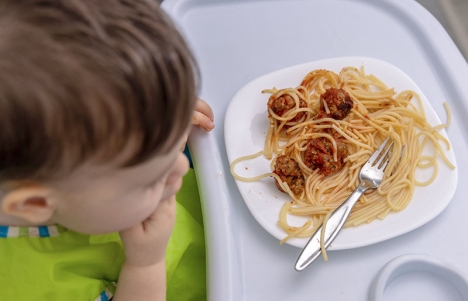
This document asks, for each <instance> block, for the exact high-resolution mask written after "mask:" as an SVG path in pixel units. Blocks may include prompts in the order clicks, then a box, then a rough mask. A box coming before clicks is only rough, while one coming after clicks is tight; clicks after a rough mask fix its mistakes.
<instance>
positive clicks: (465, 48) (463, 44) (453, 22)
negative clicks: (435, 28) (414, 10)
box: [416, 0, 468, 60]
mask: <svg viewBox="0 0 468 301" xmlns="http://www.w3.org/2000/svg"><path fill="white" fill-rule="evenodd" d="M416 1H418V2H419V3H420V4H421V5H422V6H424V7H425V8H426V9H427V10H429V11H430V12H431V13H432V14H433V15H434V17H436V18H437V19H438V20H439V22H440V23H441V24H442V25H443V26H444V28H445V30H447V32H448V33H449V34H450V36H451V37H452V39H453V40H454V42H455V44H457V46H458V48H459V49H460V52H461V53H462V54H463V55H464V56H465V59H466V60H468V18H467V17H468V0H416Z"/></svg>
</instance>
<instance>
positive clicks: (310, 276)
mask: <svg viewBox="0 0 468 301" xmlns="http://www.w3.org/2000/svg"><path fill="white" fill-rule="evenodd" d="M163 7H164V8H165V9H166V10H167V11H168V12H169V13H170V14H171V15H172V16H173V18H174V19H175V20H176V21H177V23H178V24H179V26H180V28H181V30H182V31H183V33H184V34H185V35H186V37H187V39H188V41H189V43H190V45H191V46H192V48H193V50H194V52H195V55H196V57H197V60H198V63H199V65H200V69H201V75H202V90H201V93H200V96H201V97H203V98H204V99H206V100H207V101H208V102H209V103H210V104H211V105H212V107H213V109H214V112H215V122H216V125H217V127H216V128H215V130H214V132H212V133H210V134H206V133H204V132H203V131H198V130H196V131H194V132H193V133H192V135H191V137H190V140H189V146H190V148H191V152H192V155H193V158H194V164H195V169H196V173H197V177H198V181H199V187H200V193H201V198H202V202H203V204H202V206H203V212H204V219H205V227H206V230H205V231H206V239H207V256H208V257H207V260H208V286H209V300H215V301H218V300H220V301H221V300H222V301H231V300H232V301H241V300H247V301H250V300H261V301H263V300H288V301H289V300H291V301H294V300H321V301H337V300H338V301H340V300H345V301H353V300H357V301H362V300H366V299H367V297H368V292H369V287H370V284H371V282H372V279H373V278H374V277H375V275H376V274H377V273H378V272H379V270H380V269H381V268H382V267H383V266H384V265H385V264H386V263H387V262H389V261H390V260H391V259H393V258H395V257H397V256H400V255H404V254H408V253H425V254H429V255H432V256H435V257H438V258H442V259H444V260H446V261H448V262H450V263H451V264H454V265H456V266H458V267H459V269H460V270H461V271H462V273H468V256H467V253H468V241H467V240H468V238H466V235H465V232H466V229H468V218H467V217H466V214H467V213H468V185H464V179H466V178H467V177H468V160H467V159H466V153H467V152H466V149H467V138H468V135H467V132H466V130H464V129H468V113H467V112H468V106H467V100H468V84H467V83H468V66H467V64H466V61H465V60H464V59H463V57H462V55H461V54H460V52H459V51H458V49H457V48H456V47H455V45H454V43H453V41H452V40H451V39H450V37H449V36H448V35H447V33H446V32H445V31H444V29H443V28H442V26H441V25H440V24H439V23H438V22H437V21H436V19H435V18H434V17H433V16H432V15H430V14H429V13H428V12H427V11H426V10H425V9H424V8H422V7H421V6H420V5H419V4H417V3H416V2H414V1H411V0H347V1H346V0H301V1H300V0H284V1H281V0H256V1H251V0H250V1H247V0H245V1H241V0H238V1H234V0H166V1H164V2H163ZM340 56H369V57H375V58H379V59H382V60H384V61H387V62H390V63H391V64H393V65H395V66H397V67H398V68H400V69H402V70H403V71H404V72H405V73H407V74H408V75H409V76H410V77H411V78H412V79H413V80H414V81H415V83H416V84H417V85H418V86H419V87H420V88H421V90H422V91H423V92H424V94H425V95H426V96H427V98H428V100H429V102H430V103H431V104H432V106H433V108H434V109H435V111H436V112H437V114H438V115H439V116H441V117H442V116H445V115H444V114H445V112H444V109H443V106H442V103H443V102H444V101H447V102H448V103H449V105H450V107H451V109H452V113H453V120H452V121H453V122H452V125H451V127H450V128H449V129H448V131H447V133H448V136H449V138H450V140H451V142H452V145H453V148H454V151H455V154H456V156H457V164H458V165H457V168H458V173H459V178H460V183H459V185H458V187H457V190H456V192H455V195H454V198H453V200H452V202H451V203H450V205H449V206H448V207H447V208H446V209H445V210H444V211H443V212H442V213H441V214H440V215H439V216H438V217H436V218H435V219H433V220H432V221H431V222H429V223H427V224H426V225H424V226H422V227H420V228H418V229H416V230H414V231H412V232H409V233H407V234H405V235H402V236H399V237H397V238H393V239H390V240H387V241H384V242H381V243H377V244H374V245H371V246H366V247H362V248H357V249H353V250H342V251H330V252H329V254H328V255H329V261H328V262H323V261H321V260H318V261H316V262H314V264H313V265H311V266H310V267H308V268H307V269H306V270H305V271H303V272H301V273H298V272H296V271H295V270H294V267H293V266H294V262H295V260H296V258H297V256H298V255H299V250H298V249H297V248H295V247H292V246H289V245H282V246H280V245H279V244H278V240H277V239H275V238H274V237H272V236H271V235H269V234H268V233H267V232H266V231H265V230H264V229H263V228H262V227H261V226H260V225H259V224H258V223H257V222H256V221H255V219H254V218H253V217H252V215H251V214H250V212H249V210H248V209H247V207H246V205H245V203H244V202H243V200H242V199H241V196H240V194H239V191H238V189H237V187H236V185H235V183H234V180H233V179H232V177H231V175H230V174H229V166H228V161H227V157H226V150H225V147H224V134H223V126H222V125H223V124H224V114H225V111H226V108H227V105H228V103H229V101H230V100H231V99H232V97H233V96H234V94H235V93H236V92H237V91H238V90H239V89H240V88H241V87H242V86H244V85H245V84H246V83H248V82H249V81H251V80H252V79H255V78H257V77H258V76H260V75H262V74H267V73H269V72H271V71H274V70H277V69H281V68H285V67H288V66H292V65H296V64H300V63H305V62H310V61H315V60H320V59H325V58H331V57H340ZM246 110H248V108H246ZM442 121H444V120H443V118H442ZM418 279H419V278H418ZM410 288H411V286H410V285H407V286H404V287H402V289H406V290H408V295H411V294H410V291H409V290H410ZM435 300H437V299H436V295H433V298H432V299H431V296H429V297H428V298H427V299H426V301H435Z"/></svg>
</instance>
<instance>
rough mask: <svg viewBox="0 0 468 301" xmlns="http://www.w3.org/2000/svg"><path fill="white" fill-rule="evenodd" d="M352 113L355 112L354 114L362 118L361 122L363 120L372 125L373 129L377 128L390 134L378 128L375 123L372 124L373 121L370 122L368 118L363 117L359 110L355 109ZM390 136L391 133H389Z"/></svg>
mask: <svg viewBox="0 0 468 301" xmlns="http://www.w3.org/2000/svg"><path fill="white" fill-rule="evenodd" d="M351 112H353V113H354V114H356V115H357V116H358V117H359V118H361V120H363V121H364V122H366V123H368V124H370V125H371V126H372V127H374V128H376V129H377V130H379V131H381V132H384V133H386V134H387V133H388V131H386V130H385V129H383V128H382V127H380V126H378V125H377V124H375V123H374V122H372V121H371V120H369V119H368V118H366V117H364V116H362V114H361V113H359V112H358V111H357V110H355V109H351ZM388 134H390V133H388Z"/></svg>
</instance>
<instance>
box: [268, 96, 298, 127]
mask: <svg viewBox="0 0 468 301" xmlns="http://www.w3.org/2000/svg"><path fill="white" fill-rule="evenodd" d="M268 107H269V108H271V110H272V111H273V112H275V114H276V115H278V116H280V117H283V115H285V114H286V113H287V112H289V111H290V110H292V109H294V108H295V107H296V101H295V100H294V98H293V97H292V96H290V95H288V94H283V95H281V96H280V97H277V96H276V95H275V94H273V95H271V96H270V99H269V100H268ZM299 107H300V108H307V103H306V102H305V101H304V100H302V99H299ZM305 115H306V112H299V113H297V114H296V116H294V117H293V118H292V119H290V120H289V121H288V122H297V121H299V120H301V119H302V118H303V117H304V116H305Z"/></svg>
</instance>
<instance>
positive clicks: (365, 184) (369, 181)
mask: <svg viewBox="0 0 468 301" xmlns="http://www.w3.org/2000/svg"><path fill="white" fill-rule="evenodd" d="M389 141H390V137H388V138H387V139H385V141H384V142H382V144H381V145H380V146H379V148H378V149H377V150H376V151H375V152H374V153H373V154H372V156H371V157H370V158H369V160H368V161H367V163H366V164H364V166H363V167H362V168H361V171H360V172H359V180H360V181H361V183H360V184H359V185H358V187H356V189H355V190H354V191H353V193H351V195H350V196H349V197H348V198H347V199H346V201H344V202H343V204H341V205H340V206H339V207H338V208H336V209H335V211H334V212H333V213H332V214H331V215H330V217H329V219H328V221H327V223H326V225H325V233H324V234H325V235H324V247H325V249H326V248H328V246H329V245H330V244H331V242H332V241H333V240H334V239H335V237H336V236H337V235H338V232H340V230H341V228H343V225H344V223H345V222H346V220H347V219H348V216H349V214H350V213H351V209H353V206H354V204H356V202H357V201H358V200H359V198H360V197H361V195H362V194H363V193H364V192H365V191H366V190H367V189H369V188H377V187H378V186H379V185H380V183H381V182H382V179H383V176H384V171H385V167H387V164H388V162H389V160H390V156H389V152H390V149H391V148H392V146H393V140H392V141H391V142H390V143H388V142H389ZM387 144H388V146H387ZM323 226H324V225H323V224H322V225H321V226H320V227H319V228H318V229H317V231H316V232H315V234H314V235H313V236H312V237H311V238H310V240H309V242H308V243H307V244H306V246H305V247H304V249H303V250H302V252H301V254H300V255H299V258H298V259H297V261H296V265H295V269H296V271H302V270H303V269H305V268H306V267H307V266H308V265H309V264H311V263H312V262H313V261H314V260H315V259H316V258H317V257H318V256H319V255H320V252H321V248H320V236H321V232H322V227H323Z"/></svg>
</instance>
